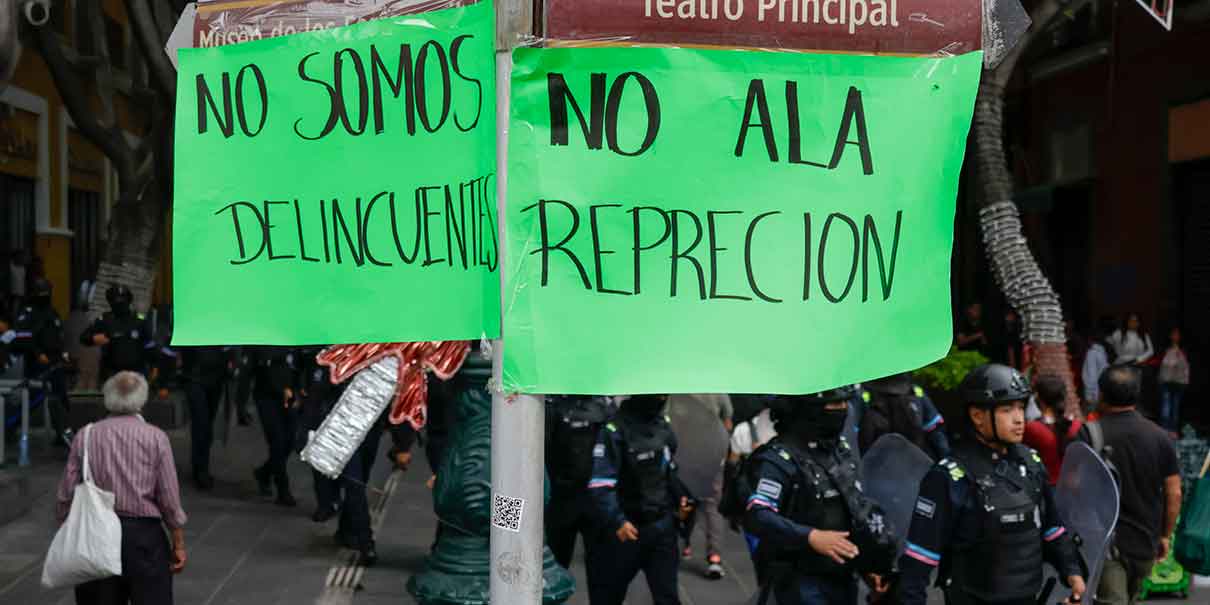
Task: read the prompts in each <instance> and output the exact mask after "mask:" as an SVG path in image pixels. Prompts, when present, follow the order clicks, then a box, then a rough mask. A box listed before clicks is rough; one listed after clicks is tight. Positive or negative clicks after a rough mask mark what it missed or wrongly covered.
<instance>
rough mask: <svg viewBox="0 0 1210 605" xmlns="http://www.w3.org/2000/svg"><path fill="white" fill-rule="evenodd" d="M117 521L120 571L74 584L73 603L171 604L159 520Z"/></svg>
mask: <svg viewBox="0 0 1210 605" xmlns="http://www.w3.org/2000/svg"><path fill="white" fill-rule="evenodd" d="M121 522H122V575H120V576H115V577H112V578H105V579H104V580H94V581H92V582H87V583H84V584H81V585H79V586H77V587H76V603H77V605H126V604H127V603H130V604H132V605H171V603H172V570H171V567H172V550H171V549H170V548H169V546H168V536H166V535H164V527H163V525H162V524H161V522H160V520H159V519H147V518H138V519H135V518H129V517H121Z"/></svg>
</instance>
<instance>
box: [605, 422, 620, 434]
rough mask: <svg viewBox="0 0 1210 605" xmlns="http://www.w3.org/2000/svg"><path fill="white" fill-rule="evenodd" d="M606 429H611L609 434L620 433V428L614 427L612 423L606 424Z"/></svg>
mask: <svg viewBox="0 0 1210 605" xmlns="http://www.w3.org/2000/svg"><path fill="white" fill-rule="evenodd" d="M605 428H606V429H609V432H611V433H616V432H618V427H616V426H614V425H613V423H612V422H607V423H605Z"/></svg>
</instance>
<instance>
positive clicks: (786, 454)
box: [777, 450, 790, 460]
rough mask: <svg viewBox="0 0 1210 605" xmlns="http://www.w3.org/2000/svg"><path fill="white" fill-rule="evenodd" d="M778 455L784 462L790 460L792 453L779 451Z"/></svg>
mask: <svg viewBox="0 0 1210 605" xmlns="http://www.w3.org/2000/svg"><path fill="white" fill-rule="evenodd" d="M777 455H778V456H781V457H782V459H783V460H789V459H790V452H787V451H786V450H777Z"/></svg>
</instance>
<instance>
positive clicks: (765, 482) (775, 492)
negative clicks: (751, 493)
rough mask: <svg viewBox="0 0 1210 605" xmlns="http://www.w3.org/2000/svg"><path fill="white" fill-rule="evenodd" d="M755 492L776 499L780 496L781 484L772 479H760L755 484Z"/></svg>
mask: <svg viewBox="0 0 1210 605" xmlns="http://www.w3.org/2000/svg"><path fill="white" fill-rule="evenodd" d="M756 493H758V494H760V495H762V496H766V497H768V498H771V499H773V500H775V501H776V500H777V499H778V498H781V484H780V483H778V482H776V481H774V480H772V479H761V480H760V482H759V483H757V484H756Z"/></svg>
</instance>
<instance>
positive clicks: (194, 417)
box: [179, 347, 232, 491]
mask: <svg viewBox="0 0 1210 605" xmlns="http://www.w3.org/2000/svg"><path fill="white" fill-rule="evenodd" d="M179 354H180V356H181V357H180V359H181V363H182V370H181V376H182V377H183V378H184V385H185V395H186V399H187V400H188V402H189V430H190V437H191V439H190V446H191V447H192V452H191V454H192V455H191V466H192V468H193V481H194V483H195V484H196V485H197V487H198V489H200V490H203V491H206V490H210V489H213V488H214V476H213V475H211V474H210V446H211V444H213V443H214V419H215V418H216V417H217V416H218V408H219V404H221V403H222V399H223V386H224V385H225V384H226V383H227V375H228V372H229V371H230V367H231V364H232V359H231V352H230V350H228V349H227V348H226V347H184V348H182V349H181V351H180V353H179Z"/></svg>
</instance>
